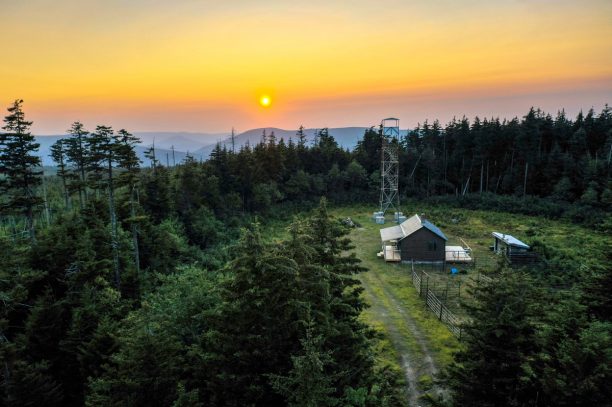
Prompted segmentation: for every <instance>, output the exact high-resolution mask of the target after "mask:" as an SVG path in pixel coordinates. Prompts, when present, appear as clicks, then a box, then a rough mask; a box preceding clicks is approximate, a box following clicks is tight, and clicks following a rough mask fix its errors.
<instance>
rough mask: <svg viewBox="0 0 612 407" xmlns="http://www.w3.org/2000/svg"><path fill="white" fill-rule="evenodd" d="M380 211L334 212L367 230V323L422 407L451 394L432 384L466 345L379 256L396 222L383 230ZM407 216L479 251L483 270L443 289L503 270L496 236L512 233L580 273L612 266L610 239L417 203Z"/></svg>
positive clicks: (569, 227)
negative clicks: (376, 216) (376, 217)
mask: <svg viewBox="0 0 612 407" xmlns="http://www.w3.org/2000/svg"><path fill="white" fill-rule="evenodd" d="M373 210H374V208H372V207H365V206H352V207H340V208H334V209H333V210H332V213H333V214H334V215H336V216H338V217H340V218H346V217H350V218H351V219H352V220H353V221H356V222H357V223H358V224H360V227H357V228H354V229H353V230H352V232H351V239H352V241H353V243H354V245H355V252H356V254H357V256H358V257H359V258H360V259H361V260H362V262H363V266H364V267H366V268H367V269H368V271H367V272H365V273H362V275H361V276H360V279H361V281H362V283H363V286H364V289H365V292H364V298H365V299H366V301H367V302H368V303H369V304H370V308H369V309H368V310H366V312H365V313H364V314H363V319H364V321H366V322H367V323H368V324H369V325H371V326H372V327H373V328H375V329H376V330H378V331H379V332H380V334H381V337H382V339H381V341H380V342H379V343H378V350H379V360H378V362H379V363H380V364H387V365H391V366H393V367H394V368H395V369H398V370H401V371H402V372H403V373H404V377H405V379H406V392H407V396H408V398H409V402H410V404H411V405H416V404H417V403H422V402H423V401H422V399H423V398H426V397H427V396H428V395H434V396H435V394H438V395H442V396H443V395H444V393H445V391H444V389H442V388H440V387H438V386H437V385H436V384H435V383H434V382H432V378H433V377H434V376H435V375H436V374H437V373H439V372H440V370H442V369H444V368H445V367H446V366H448V364H449V363H450V362H451V361H452V357H453V354H454V352H456V351H457V350H458V349H459V347H460V346H461V345H460V342H459V341H458V340H457V339H456V338H455V337H454V336H453V335H452V334H451V333H450V331H449V330H448V329H447V328H446V327H445V326H444V325H443V324H442V323H441V322H439V321H438V319H437V318H436V316H434V315H433V313H431V312H430V311H429V310H428V309H427V308H426V307H425V304H424V302H423V300H422V299H421V298H419V296H418V294H417V291H416V290H415V288H414V286H413V285H412V279H411V274H410V266H409V265H402V264H391V263H385V262H384V261H383V260H381V259H378V258H377V257H376V253H377V252H378V251H380V235H379V230H380V229H381V228H382V227H388V226H391V225H393V223H391V222H389V221H388V222H387V224H386V225H377V224H375V223H374V222H372V220H371V218H370V217H371V212H372V211H373ZM403 211H404V213H405V214H406V215H407V216H411V215H413V214H414V213H419V214H421V213H425V214H426V216H427V218H428V219H430V220H431V221H432V222H433V223H434V224H436V225H437V226H438V227H440V228H441V229H442V231H443V232H444V233H445V234H446V235H447V236H448V237H449V242H450V244H455V243H459V242H460V240H459V238H462V239H463V240H464V241H465V242H466V243H467V244H468V245H469V246H470V247H471V248H472V250H473V253H474V256H475V258H476V268H472V269H468V274H466V275H465V276H449V275H448V273H447V272H438V274H436V278H437V279H438V280H437V284H439V285H440V287H443V286H444V284H445V283H444V281H445V280H444V279H449V278H450V279H454V280H453V281H455V282H456V281H458V279H462V278H464V279H467V278H470V277H473V276H474V274H475V273H478V272H483V271H485V270H486V269H491V268H494V267H495V265H496V263H497V262H498V258H497V257H496V256H495V255H494V254H493V253H492V252H491V251H490V250H489V246H490V245H491V244H492V237H491V232H493V231H499V232H504V233H508V234H512V235H514V236H516V237H518V238H519V239H521V240H524V241H526V242H527V243H528V244H530V243H531V242H533V241H534V240H540V241H541V242H543V243H544V244H545V245H546V246H547V247H553V248H554V249H555V251H557V254H558V255H560V256H561V257H562V258H563V259H566V260H567V261H568V262H571V265H572V267H577V268H578V269H581V268H584V269H585V270H586V269H588V268H589V267H593V266H598V265H599V266H601V265H605V264H606V261H607V259H606V253H607V250H609V249H608V247H610V246H611V245H612V242H611V239H610V237H609V236H606V235H604V234H602V233H597V232H594V231H592V230H590V229H587V228H584V227H581V226H578V225H575V224H569V223H564V222H561V221H551V220H547V219H544V218H539V217H529V216H524V215H514V214H507V213H501V212H490V211H471V210H465V209H456V208H450V207H442V206H438V207H422V206H420V205H419V204H418V203H416V202H409V203H408V204H406V205H404V206H403ZM587 254H588V255H587ZM568 264H569V263H568ZM428 273H431V272H430V271H428ZM560 273H563V270H560ZM458 303H459V301H457V304H458Z"/></svg>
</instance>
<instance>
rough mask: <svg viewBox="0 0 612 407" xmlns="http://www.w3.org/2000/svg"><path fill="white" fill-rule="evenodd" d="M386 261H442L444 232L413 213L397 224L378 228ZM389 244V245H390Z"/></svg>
mask: <svg viewBox="0 0 612 407" xmlns="http://www.w3.org/2000/svg"><path fill="white" fill-rule="evenodd" d="M380 239H381V241H382V250H383V252H384V253H385V254H386V253H390V256H389V258H387V256H386V255H385V260H386V261H398V260H397V255H398V254H399V260H400V261H403V262H409V261H415V262H426V263H443V262H444V260H445V256H446V249H445V248H446V241H447V240H448V239H447V238H446V236H445V235H444V233H442V231H441V230H440V229H439V228H438V227H437V226H436V225H434V224H433V223H431V222H429V221H428V220H427V219H423V218H422V217H420V216H419V215H414V216H412V217H410V218H408V219H406V220H405V221H404V222H402V223H401V224H399V225H397V226H392V227H389V228H384V229H381V230H380ZM390 246H391V247H390Z"/></svg>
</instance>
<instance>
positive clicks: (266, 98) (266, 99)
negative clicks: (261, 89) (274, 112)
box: [259, 95, 272, 107]
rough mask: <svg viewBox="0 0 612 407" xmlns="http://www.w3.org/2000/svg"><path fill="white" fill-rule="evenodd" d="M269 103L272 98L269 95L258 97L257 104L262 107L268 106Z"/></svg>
mask: <svg viewBox="0 0 612 407" xmlns="http://www.w3.org/2000/svg"><path fill="white" fill-rule="evenodd" d="M271 103H272V99H270V96H267V95H263V96H262V97H261V98H259V104H260V105H262V106H263V107H269V106H270V104H271Z"/></svg>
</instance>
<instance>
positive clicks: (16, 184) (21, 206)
mask: <svg viewBox="0 0 612 407" xmlns="http://www.w3.org/2000/svg"><path fill="white" fill-rule="evenodd" d="M22 104H23V100H20V99H18V100H15V102H13V104H12V106H10V107H9V108H8V113H9V114H8V116H6V117H5V118H4V123H5V124H4V126H3V127H2V129H3V130H5V131H6V132H5V133H1V134H0V175H1V176H2V178H1V179H0V191H2V192H4V193H6V194H7V196H8V200H7V201H6V202H5V203H4V204H3V206H2V209H3V211H4V212H9V213H18V214H21V215H23V216H24V217H25V221H26V228H27V230H28V233H29V235H30V240H31V241H32V242H35V241H36V234H35V230H34V211H35V209H36V207H37V206H38V205H40V204H41V203H42V199H41V198H40V197H39V196H37V195H36V187H37V186H38V185H40V184H41V182H42V180H41V175H42V170H40V169H39V167H40V166H41V161H40V158H39V157H38V156H37V155H36V154H34V153H35V152H36V151H38V148H39V147H40V144H39V143H37V142H36V140H35V138H34V136H33V135H32V134H31V133H30V126H31V125H32V122H29V121H26V120H25V114H24V112H23V110H22Z"/></svg>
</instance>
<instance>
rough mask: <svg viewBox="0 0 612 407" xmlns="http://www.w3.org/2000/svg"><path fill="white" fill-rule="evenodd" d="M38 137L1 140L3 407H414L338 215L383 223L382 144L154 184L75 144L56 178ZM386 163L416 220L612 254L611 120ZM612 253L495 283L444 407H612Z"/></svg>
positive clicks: (105, 143)
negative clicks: (359, 212)
mask: <svg viewBox="0 0 612 407" xmlns="http://www.w3.org/2000/svg"><path fill="white" fill-rule="evenodd" d="M31 125H32V122H30V121H28V117H27V114H26V110H25V109H24V103H23V101H22V100H16V101H14V102H13V103H11V104H10V106H9V107H8V109H7V111H6V113H5V114H4V122H3V126H2V130H1V131H0V211H1V212H0V220H1V223H0V226H1V229H0V246H1V247H0V300H1V301H0V403H1V404H2V405H5V406H63V407H65V406H66V407H67V406H83V405H85V406H92V407H93V406H177V407H178V406H219V407H221V406H228V407H238V406H240V407H242V406H262V407H263V406H266V407H271V406H294V407H315V406H322V407H324V406H342V407H344V406H347V407H348V406H354V407H366V406H367V407H378V406H406V405H407V399H406V397H405V394H404V381H405V378H404V377H402V375H401V374H398V372H396V371H394V370H392V369H390V368H387V367H386V366H384V365H381V364H380V363H377V359H378V355H377V353H378V352H380V349H379V347H377V346H376V344H377V342H378V341H379V340H380V338H379V335H378V334H377V332H376V331H375V330H374V329H373V328H372V327H370V326H369V325H368V324H367V323H365V322H364V320H363V319H362V318H360V316H361V314H362V311H363V310H364V309H365V308H366V307H368V304H367V303H366V302H365V301H364V300H363V297H362V295H361V294H362V291H363V287H362V285H361V283H360V280H359V277H360V275H361V274H362V273H368V270H367V269H366V268H365V267H363V265H362V264H361V262H360V260H359V259H358V258H357V256H356V255H355V253H354V252H353V248H354V247H353V243H352V242H351V240H350V239H349V237H348V235H349V232H350V229H351V226H354V225H350V224H349V223H350V222H346V221H343V220H342V219H338V218H336V217H334V216H333V215H332V209H333V208H335V207H340V206H351V205H355V204H368V205H371V207H372V210H376V209H377V205H378V196H379V186H380V157H381V145H382V142H383V136H382V131H381V129H380V128H379V127H377V126H373V127H371V128H370V129H368V130H367V131H365V133H364V135H363V138H362V139H361V140H360V141H359V142H358V144H357V146H356V148H354V149H353V150H352V151H348V150H346V149H343V148H341V147H339V145H338V144H337V143H336V141H335V140H334V137H333V135H332V134H330V132H329V131H328V130H327V129H321V130H319V131H318V134H317V137H316V139H315V140H314V142H309V141H307V140H306V137H305V135H304V133H303V128H300V130H298V131H297V132H296V134H295V137H293V138H291V139H289V140H285V139H277V138H276V136H275V135H274V133H269V134H266V133H264V134H262V140H261V142H260V143H258V144H257V145H244V146H239V147H238V146H236V148H235V149H228V148H227V147H222V146H221V145H218V147H217V148H216V149H215V150H214V151H213V153H212V154H211V156H210V158H209V159H207V160H205V161H203V162H201V161H199V160H196V159H195V158H194V157H189V156H188V157H187V158H186V159H185V160H184V161H182V162H181V163H177V165H176V166H170V167H169V166H167V165H164V164H163V163H162V162H161V161H160V160H159V157H157V155H156V151H155V148H154V147H153V146H152V147H151V148H150V149H149V150H148V152H147V156H148V157H149V158H150V160H151V166H147V167H143V166H142V164H141V162H140V161H139V160H138V158H137V156H136V154H135V151H134V147H135V146H136V145H138V144H139V143H140V140H138V138H136V137H135V136H133V135H132V134H131V133H130V132H129V131H128V130H126V129H115V128H113V127H111V126H110V124H106V125H98V126H95V127H92V128H89V127H87V126H85V125H84V124H83V123H80V122H75V123H73V124H72V125H70V126H67V127H69V128H68V129H67V130H66V135H65V137H64V138H63V139H60V140H59V141H57V142H56V143H55V144H54V145H53V148H52V159H53V160H54V162H55V163H56V167H55V168H54V169H53V171H49V169H48V168H45V169H44V170H45V171H44V172H43V168H42V166H41V158H40V156H39V155H38V147H39V145H38V143H37V142H36V138H35V137H34V135H32V133H31V131H30V127H31ZM388 142H391V143H399V151H400V158H399V160H400V163H401V166H400V181H399V183H400V191H401V194H402V200H406V199H410V200H413V201H417V202H418V203H419V204H420V205H422V206H423V207H427V206H429V205H431V206H433V205H440V204H443V205H448V206H452V207H457V208H466V209H480V210H491V211H497V212H511V213H516V214H523V215H530V216H539V217H542V218H547V219H557V220H560V221H563V222H568V223H573V224H578V225H582V226H584V227H586V228H590V229H592V230H593V231H597V233H603V234H607V235H608V236H609V234H610V233H611V232H612V217H611V208H612V179H611V178H610V175H611V171H612V165H611V164H612V163H611V160H612V110H611V109H610V108H609V107H608V106H606V107H605V108H604V109H603V110H602V111H601V112H595V111H593V110H590V111H588V112H586V113H582V112H581V113H579V114H578V115H577V116H576V117H567V116H566V114H565V113H564V112H563V111H560V112H558V113H557V114H556V115H551V114H548V113H545V112H542V111H540V110H538V109H535V108H532V109H530V110H529V111H528V112H526V113H525V115H524V116H522V117H520V118H510V119H499V118H488V119H480V118H477V117H476V118H474V119H468V118H465V117H463V118H461V119H457V120H452V121H451V122H449V123H446V124H441V123H439V122H438V121H434V122H433V123H429V122H424V123H422V124H420V125H418V126H417V127H416V128H414V129H410V130H409V131H408V132H407V134H406V135H405V136H404V135H403V136H401V137H400V138H399V139H398V140H388ZM610 247H611V246H610V245H607V249H605V250H607V253H605V257H606V259H607V262H601V263H599V264H589V265H588V266H585V265H584V264H581V263H578V262H574V261H569V260H568V259H567V258H565V257H563V255H561V254H559V253H557V252H556V251H555V248H554V247H551V246H547V245H545V244H541V245H539V246H537V245H536V247H534V250H536V251H539V253H540V255H541V256H542V257H543V258H544V259H545V260H546V261H544V262H542V263H540V264H538V265H537V266H533V267H525V268H522V269H518V270H517V269H508V268H507V267H505V266H503V265H501V264H500V265H499V266H496V267H495V270H491V271H492V272H495V273H496V275H497V278H495V279H493V280H492V282H491V283H489V284H485V285H483V286H482V287H480V288H479V289H478V290H477V291H475V292H474V293H473V296H474V302H473V303H472V304H470V308H469V313H470V322H469V323H468V324H467V325H466V328H465V330H466V334H465V336H464V337H463V338H462V340H461V348H460V350H459V351H458V352H457V353H456V354H455V355H454V362H453V363H452V364H451V365H450V366H449V367H448V369H446V370H445V371H444V372H441V374H440V376H439V377H437V378H435V380H437V381H439V382H440V383H442V385H443V386H444V387H445V388H447V389H448V397H447V398H445V399H444V400H438V401H437V403H438V405H448V406H450V405H455V406H605V405H611V401H610V400H612V392H611V391H610V382H611V381H612V321H611V316H612V308H611V307H612V304H611V298H612V295H611V292H610V291H611V289H612V267H610V266H611V265H612V251H611V250H610ZM372 255H374V253H373V254H372ZM581 256H589V253H588V252H586V253H585V252H583V253H581ZM427 402H428V403H432V404H435V403H436V402H435V401H433V400H430V401H427ZM424 403H425V401H424Z"/></svg>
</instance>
